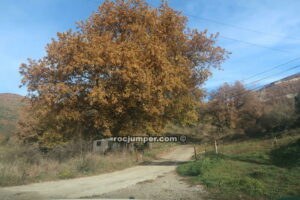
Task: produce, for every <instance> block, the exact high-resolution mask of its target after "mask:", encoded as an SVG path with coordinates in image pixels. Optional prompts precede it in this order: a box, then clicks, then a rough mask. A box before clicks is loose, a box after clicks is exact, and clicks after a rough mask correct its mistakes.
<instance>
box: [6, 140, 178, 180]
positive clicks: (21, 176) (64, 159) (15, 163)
mask: <svg viewBox="0 0 300 200" xmlns="http://www.w3.org/2000/svg"><path fill="white" fill-rule="evenodd" d="M173 145H174V144H159V143H157V144H154V145H153V148H152V149H151V150H146V151H145V153H144V156H143V157H144V158H143V159H144V160H146V161H149V160H153V159H155V158H156V155H157V154H159V153H161V152H164V151H167V150H168V149H169V148H171V146H173ZM136 164H138V162H137V160H136V154H134V153H129V152H126V151H123V152H111V153H109V154H107V155H100V154H97V153H90V152H88V153H84V154H83V155H79V154H75V155H71V156H61V155H55V156H51V157H49V156H45V155H43V154H41V153H40V152H39V151H37V150H36V149H34V148H31V149H30V148H28V147H26V149H25V147H12V146H0V186H12V185H22V184H28V183H34V182H41V181H49V180H57V179H69V178H75V177H82V176H89V175H96V174H101V173H106V172H112V171H116V170H121V169H124V168H128V167H131V166H134V165H136Z"/></svg>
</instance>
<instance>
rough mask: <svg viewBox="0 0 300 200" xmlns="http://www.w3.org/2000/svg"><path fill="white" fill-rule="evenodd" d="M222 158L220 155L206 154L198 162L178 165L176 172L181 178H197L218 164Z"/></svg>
mask: <svg viewBox="0 0 300 200" xmlns="http://www.w3.org/2000/svg"><path fill="white" fill-rule="evenodd" d="M222 158H223V156H222V155H219V154H214V153H207V154H206V156H205V157H204V158H202V159H201V160H199V161H196V162H190V163H187V164H183V165H180V166H179V167H178V168H177V171H178V173H179V174H181V175H183V176H198V175H201V174H203V173H204V172H206V171H207V170H209V169H211V168H213V167H215V166H216V165H218V164H220V162H222Z"/></svg>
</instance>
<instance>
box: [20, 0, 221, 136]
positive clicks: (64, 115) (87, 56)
mask: <svg viewBox="0 0 300 200" xmlns="http://www.w3.org/2000/svg"><path fill="white" fill-rule="evenodd" d="M214 39H215V38H214V37H213V36H211V37H207V36H206V33H205V32H202V33H199V32H197V31H191V32H188V33H187V27H186V17H184V16H182V15H181V14H180V13H179V12H177V11H175V10H173V9H172V8H170V7H169V6H168V5H167V4H162V5H161V7H160V8H152V7H150V6H149V5H148V4H147V3H146V2H144V1H143V0H128V1H123V0H117V1H109V0H107V1H105V2H104V3H103V4H102V5H101V6H100V7H99V9H98V11H97V12H96V13H94V14H92V16H91V17H90V18H89V19H88V20H86V21H83V22H80V23H78V31H76V32H72V31H68V32H66V33H59V34H58V39H57V40H53V41H52V43H50V44H49V45H48V46H47V56H45V57H44V58H43V59H42V60H40V61H37V62H30V63H29V64H27V65H26V64H24V65H22V67H21V74H22V75H23V84H24V85H26V86H27V87H28V89H29V96H31V97H32V99H33V101H32V102H33V104H35V105H43V106H41V109H42V108H43V109H44V108H46V109H45V111H44V112H43V113H44V117H45V118H47V116H51V117H49V120H50V121H51V124H53V126H52V125H49V124H47V125H45V126H44V129H45V130H44V131H45V132H46V131H47V129H50V128H51V130H52V129H55V124H59V126H60V127H63V128H60V129H59V133H60V134H62V135H64V134H65V132H66V134H65V135H68V137H69V134H70V131H67V130H75V129H76V128H75V127H76V126H78V124H80V127H81V129H80V130H81V132H82V133H83V134H84V135H88V134H89V133H90V132H93V133H98V134H99V133H102V134H103V135H120V134H123V135H126V134H154V133H161V132H162V131H163V128H164V126H165V125H166V123H168V122H169V121H177V122H179V121H182V122H183V123H184V124H191V123H193V122H194V121H195V120H196V118H197V114H196V109H197V107H198V105H199V101H200V99H201V97H202V96H203V93H202V92H195V91H196V90H199V89H198V88H199V86H201V84H202V83H203V82H204V81H205V80H206V79H207V78H208V76H210V75H211V74H210V68H211V67H219V65H220V63H221V61H223V60H224V54H225V53H226V52H225V50H224V49H222V48H220V47H216V46H214V44H215V41H214ZM35 97H36V98H35ZM37 109H38V108H37ZM53 116H56V117H53ZM41 121H42V120H41ZM45 121H46V120H45ZM62 122H63V123H64V125H62ZM47 126H49V127H48V128H47ZM76 130H77V129H76ZM91 130H92V131H91ZM47 133H49V132H47ZM73 134H74V137H76V136H77V135H78V133H73ZM63 138H64V137H63Z"/></svg>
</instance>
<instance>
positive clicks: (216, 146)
mask: <svg viewBox="0 0 300 200" xmlns="http://www.w3.org/2000/svg"><path fill="white" fill-rule="evenodd" d="M215 152H216V154H218V143H217V140H215Z"/></svg>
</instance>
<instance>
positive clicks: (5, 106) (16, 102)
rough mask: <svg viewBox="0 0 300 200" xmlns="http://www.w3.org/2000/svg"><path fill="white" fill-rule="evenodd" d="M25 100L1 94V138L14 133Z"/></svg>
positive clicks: (20, 97) (21, 97)
mask: <svg viewBox="0 0 300 200" xmlns="http://www.w3.org/2000/svg"><path fill="white" fill-rule="evenodd" d="M23 98H24V97H23V96H21V95H17V94H10V93H0V137H1V135H2V136H3V135H10V134H12V133H13V132H14V130H15V128H16V124H17V119H18V116H19V112H20V109H21V107H22V105H23V103H22V99H23Z"/></svg>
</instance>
